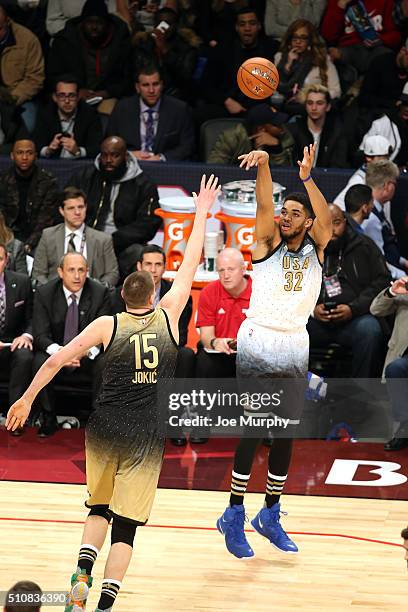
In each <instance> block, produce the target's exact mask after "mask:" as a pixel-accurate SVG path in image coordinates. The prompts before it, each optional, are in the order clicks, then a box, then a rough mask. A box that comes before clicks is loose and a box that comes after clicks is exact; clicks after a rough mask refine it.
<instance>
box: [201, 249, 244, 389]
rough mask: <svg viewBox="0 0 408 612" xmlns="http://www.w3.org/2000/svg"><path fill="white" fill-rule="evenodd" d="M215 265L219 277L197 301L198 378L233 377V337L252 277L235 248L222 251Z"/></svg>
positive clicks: (241, 316) (236, 330) (234, 341)
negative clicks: (198, 329) (198, 335)
mask: <svg viewBox="0 0 408 612" xmlns="http://www.w3.org/2000/svg"><path fill="white" fill-rule="evenodd" d="M216 265H217V272H218V276H219V280H216V281H212V282H211V283H209V284H208V285H207V286H206V287H204V289H203V290H202V291H201V294H200V299H199V302H198V309H197V327H199V328H200V342H201V347H200V348H199V350H198V352H197V364H196V376H197V378H229V377H235V374H236V370H235V354H236V338H237V333H238V330H239V328H240V326H241V323H242V321H243V320H244V319H245V317H246V315H245V312H246V310H247V309H248V306H249V299H250V297H251V289H252V281H251V277H250V276H247V275H246V268H245V261H244V258H243V256H242V253H241V252H240V251H238V249H231V248H227V249H224V250H223V251H221V252H220V253H219V254H218V257H217V261H216ZM207 351H210V352H207Z"/></svg>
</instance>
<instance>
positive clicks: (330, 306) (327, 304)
mask: <svg viewBox="0 0 408 612" xmlns="http://www.w3.org/2000/svg"><path fill="white" fill-rule="evenodd" d="M323 306H324V309H325V310H333V309H334V308H336V306H337V304H336V302H330V301H328V302H324V303H323Z"/></svg>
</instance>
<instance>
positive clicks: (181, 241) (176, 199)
mask: <svg viewBox="0 0 408 612" xmlns="http://www.w3.org/2000/svg"><path fill="white" fill-rule="evenodd" d="M159 204H160V208H157V209H156V210H155V211H154V212H155V214H156V215H158V216H159V217H162V219H163V225H164V239H163V250H164V252H165V253H166V268H167V270H178V269H179V267H180V264H181V262H182V261H183V256H184V251H185V248H186V245H187V240H188V238H189V236H190V234H191V230H192V229H193V222H194V216H195V205H194V200H193V198H189V197H184V196H171V197H166V198H160V200H159ZM208 217H210V215H208Z"/></svg>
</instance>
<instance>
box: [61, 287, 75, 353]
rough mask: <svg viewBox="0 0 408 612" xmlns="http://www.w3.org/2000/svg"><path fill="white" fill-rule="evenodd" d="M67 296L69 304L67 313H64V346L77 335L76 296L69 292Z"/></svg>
mask: <svg viewBox="0 0 408 612" xmlns="http://www.w3.org/2000/svg"><path fill="white" fill-rule="evenodd" d="M69 297H70V300H71V304H70V305H69V306H68V310H67V314H66V315H65V328H64V346H65V344H68V342H71V340H73V338H75V337H76V336H77V335H78V323H79V317H78V304H77V297H76V295H75V293H71V295H70V296H69Z"/></svg>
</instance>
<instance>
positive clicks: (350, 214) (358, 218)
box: [344, 184, 374, 234]
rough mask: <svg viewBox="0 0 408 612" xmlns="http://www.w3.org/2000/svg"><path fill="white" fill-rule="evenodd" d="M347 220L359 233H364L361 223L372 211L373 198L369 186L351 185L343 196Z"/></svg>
mask: <svg viewBox="0 0 408 612" xmlns="http://www.w3.org/2000/svg"><path fill="white" fill-rule="evenodd" d="M344 203H345V206H346V213H347V221H348V223H349V225H350V227H351V228H352V229H353V230H354V231H355V232H358V233H360V234H364V230H363V228H362V223H363V221H365V220H366V219H368V217H369V216H370V215H371V213H372V212H373V208H374V200H373V192H372V191H371V187H369V186H368V185H358V184H356V185H352V186H351V187H350V188H349V190H348V191H347V192H346V196H345V198H344Z"/></svg>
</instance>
